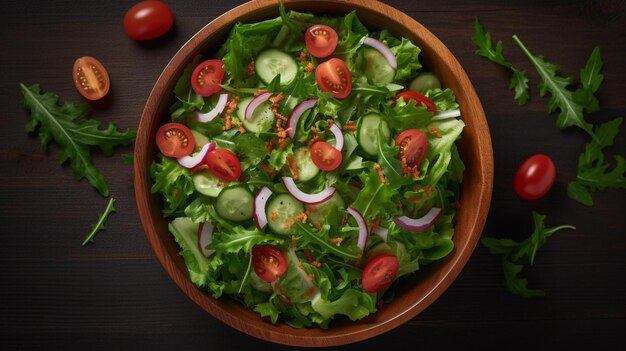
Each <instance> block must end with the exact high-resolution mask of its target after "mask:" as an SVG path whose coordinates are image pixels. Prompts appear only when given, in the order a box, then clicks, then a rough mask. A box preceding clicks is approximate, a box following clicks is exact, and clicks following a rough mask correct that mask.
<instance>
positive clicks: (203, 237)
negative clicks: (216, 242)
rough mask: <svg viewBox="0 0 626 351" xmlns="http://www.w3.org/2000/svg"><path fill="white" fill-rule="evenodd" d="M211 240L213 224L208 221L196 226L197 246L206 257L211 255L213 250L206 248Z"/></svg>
mask: <svg viewBox="0 0 626 351" xmlns="http://www.w3.org/2000/svg"><path fill="white" fill-rule="evenodd" d="M211 241H213V224H212V223H209V222H204V223H200V226H199V227H198V246H199V247H200V251H202V254H203V255H204V256H206V257H209V256H211V254H213V252H215V250H207V249H206V246H207V245H209V244H210V243H211Z"/></svg>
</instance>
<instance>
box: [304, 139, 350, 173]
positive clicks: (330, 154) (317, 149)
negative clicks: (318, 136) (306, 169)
mask: <svg viewBox="0 0 626 351" xmlns="http://www.w3.org/2000/svg"><path fill="white" fill-rule="evenodd" d="M311 160H312V161H313V163H315V165H316V166H317V168H319V169H321V170H322V171H327V172H329V171H332V170H335V169H337V167H339V165H340V164H341V161H342V160H343V155H342V154H341V151H339V150H337V149H335V147H334V146H332V145H330V144H329V143H327V142H325V141H317V142H315V143H314V144H313V145H312V146H311Z"/></svg>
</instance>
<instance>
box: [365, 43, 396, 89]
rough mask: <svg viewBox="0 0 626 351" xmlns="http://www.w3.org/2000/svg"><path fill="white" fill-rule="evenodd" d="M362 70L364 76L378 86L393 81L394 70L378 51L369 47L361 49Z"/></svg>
mask: <svg viewBox="0 0 626 351" xmlns="http://www.w3.org/2000/svg"><path fill="white" fill-rule="evenodd" d="M362 55H363V56H362V63H361V64H362V66H361V67H362V68H363V72H365V76H366V77H367V78H368V79H369V80H371V81H373V82H374V83H379V84H388V83H391V82H392V81H393V77H394V76H395V75H396V70H395V69H393V68H392V67H391V66H390V65H389V61H387V59H386V58H385V56H383V54H381V53H380V52H379V51H378V50H376V49H374V48H370V47H365V48H363V53H362Z"/></svg>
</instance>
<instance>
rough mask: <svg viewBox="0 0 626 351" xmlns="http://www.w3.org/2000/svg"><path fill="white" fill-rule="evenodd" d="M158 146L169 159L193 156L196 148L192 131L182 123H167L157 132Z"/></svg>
mask: <svg viewBox="0 0 626 351" xmlns="http://www.w3.org/2000/svg"><path fill="white" fill-rule="evenodd" d="M156 144H157V147H158V148H159V151H161V153H162V154H163V155H164V156H167V157H176V158H179V157H183V156H187V155H189V154H191V153H192V152H193V150H194V148H195V146H196V142H195V139H194V138H193V134H191V130H189V128H188V127H187V126H186V125H184V124H181V123H175V122H173V123H167V124H164V125H162V126H161V128H159V130H158V131H157V135H156Z"/></svg>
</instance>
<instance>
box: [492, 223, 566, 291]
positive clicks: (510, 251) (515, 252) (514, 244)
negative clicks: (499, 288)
mask: <svg viewBox="0 0 626 351" xmlns="http://www.w3.org/2000/svg"><path fill="white" fill-rule="evenodd" d="M532 214H533V221H534V223H535V229H534V231H533V232H532V233H531V235H530V237H528V238H526V239H524V240H523V241H514V240H512V239H498V238H483V239H482V240H481V243H482V244H483V245H485V246H486V247H487V248H489V251H490V252H491V253H492V254H497V255H502V270H503V271H504V282H505V286H506V288H507V289H508V290H509V291H510V292H511V293H513V294H515V295H519V296H522V297H533V296H543V295H545V293H544V292H543V291H542V290H539V289H530V288H528V279H525V278H521V277H519V276H518V274H519V273H520V272H521V271H522V269H523V268H524V264H523V260H524V259H526V260H528V262H529V264H530V265H531V266H532V265H533V263H534V261H535V256H536V254H537V250H539V248H541V247H542V246H543V245H544V244H545V243H546V241H547V240H548V238H549V237H550V236H552V234H554V233H556V232H557V231H559V230H563V229H576V228H575V227H573V226H571V225H560V226H557V227H552V228H546V227H545V224H544V220H545V218H546V216H543V215H540V214H538V213H537V212H534V211H533V213H532Z"/></svg>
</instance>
